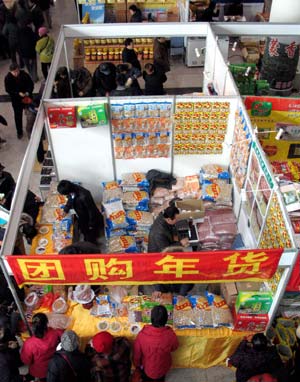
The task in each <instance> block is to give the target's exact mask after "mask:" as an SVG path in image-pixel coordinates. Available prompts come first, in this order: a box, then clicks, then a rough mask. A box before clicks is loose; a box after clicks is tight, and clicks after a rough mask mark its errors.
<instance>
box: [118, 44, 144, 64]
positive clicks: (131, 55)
mask: <svg viewBox="0 0 300 382" xmlns="http://www.w3.org/2000/svg"><path fill="white" fill-rule="evenodd" d="M124 45H125V48H124V49H123V51H122V61H123V62H129V63H130V64H131V65H132V66H133V67H134V68H137V69H139V70H141V64H140V61H139V60H138V56H137V54H136V52H135V50H134V45H133V40H132V38H127V39H126V40H125V41H124Z"/></svg>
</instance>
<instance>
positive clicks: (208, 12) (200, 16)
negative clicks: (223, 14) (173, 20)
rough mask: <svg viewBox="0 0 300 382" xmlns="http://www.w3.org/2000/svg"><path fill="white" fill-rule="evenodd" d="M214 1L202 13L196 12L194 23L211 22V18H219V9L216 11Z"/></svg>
mask: <svg viewBox="0 0 300 382" xmlns="http://www.w3.org/2000/svg"><path fill="white" fill-rule="evenodd" d="M215 8H216V3H215V1H211V2H210V3H209V5H208V6H207V8H205V9H204V11H202V12H196V21H205V22H212V21H213V17H218V16H219V9H216V10H215Z"/></svg>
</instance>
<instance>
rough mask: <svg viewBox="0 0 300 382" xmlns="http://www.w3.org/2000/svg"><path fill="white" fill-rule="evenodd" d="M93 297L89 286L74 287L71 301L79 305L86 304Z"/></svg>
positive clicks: (93, 294)
mask: <svg viewBox="0 0 300 382" xmlns="http://www.w3.org/2000/svg"><path fill="white" fill-rule="evenodd" d="M94 297H95V292H94V291H93V289H91V287H90V285H76V287H75V290H74V291H73V295H72V299H73V300H74V301H76V302H78V303H79V304H88V303H89V302H91V301H92V300H93V299H94Z"/></svg>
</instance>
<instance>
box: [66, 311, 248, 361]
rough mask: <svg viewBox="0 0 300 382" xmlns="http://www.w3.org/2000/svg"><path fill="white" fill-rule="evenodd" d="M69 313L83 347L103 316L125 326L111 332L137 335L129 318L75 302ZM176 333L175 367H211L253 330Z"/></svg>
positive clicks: (120, 334) (95, 330) (221, 329)
mask: <svg viewBox="0 0 300 382" xmlns="http://www.w3.org/2000/svg"><path fill="white" fill-rule="evenodd" d="M68 314H69V315H70V316H71V317H72V323H71V324H70V326H69V327H68V329H72V330H74V331H75V332H76V333H77V334H78V335H79V337H80V341H81V349H82V350H83V349H84V348H85V346H86V344H87V343H88V341H89V340H90V339H91V337H93V336H94V335H95V334H96V333H98V332H99V329H98V328H97V324H98V323H99V322H100V321H103V320H107V322H109V323H112V322H114V321H118V322H119V323H120V324H121V327H122V330H121V331H119V332H117V333H116V332H113V331H111V330H109V329H108V331H110V332H111V334H113V335H115V336H116V335H118V336H126V337H127V338H129V339H130V340H132V341H133V340H134V338H135V336H134V335H133V334H132V333H131V332H130V324H129V323H128V321H127V318H115V319H103V318H101V317H93V316H91V315H90V311H89V310H86V309H84V308H83V307H82V305H80V304H73V305H72V306H71V307H70V308H69V311H68ZM176 334H177V336H178V340H179V344H180V346H179V348H178V349H177V350H176V352H174V353H173V367H178V368H187V367H191V368H193V367H194V368H208V367H212V366H216V365H221V364H225V360H226V358H227V357H229V356H230V355H231V354H233V352H234V351H235V349H236V348H237V346H238V345H239V343H240V341H241V340H242V339H243V338H244V337H245V335H249V334H250V333H248V332H235V331H232V330H231V329H228V328H216V329H185V330H177V331H176Z"/></svg>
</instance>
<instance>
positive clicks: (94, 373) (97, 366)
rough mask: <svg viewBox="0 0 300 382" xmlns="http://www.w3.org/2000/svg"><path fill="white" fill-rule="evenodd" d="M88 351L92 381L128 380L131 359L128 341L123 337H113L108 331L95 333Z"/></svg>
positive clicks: (124, 381) (116, 381) (112, 381)
mask: <svg viewBox="0 0 300 382" xmlns="http://www.w3.org/2000/svg"><path fill="white" fill-rule="evenodd" d="M91 346H92V349H89V348H87V351H89V352H90V356H91V362H92V369H91V381H92V382H97V381H101V382H129V380H130V371H131V361H130V350H131V349H130V343H129V341H128V339H127V338H125V337H115V338H114V337H113V336H112V335H111V334H110V333H108V332H105V331H103V332H100V333H98V334H96V335H95V336H94V337H93V338H92V341H91Z"/></svg>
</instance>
